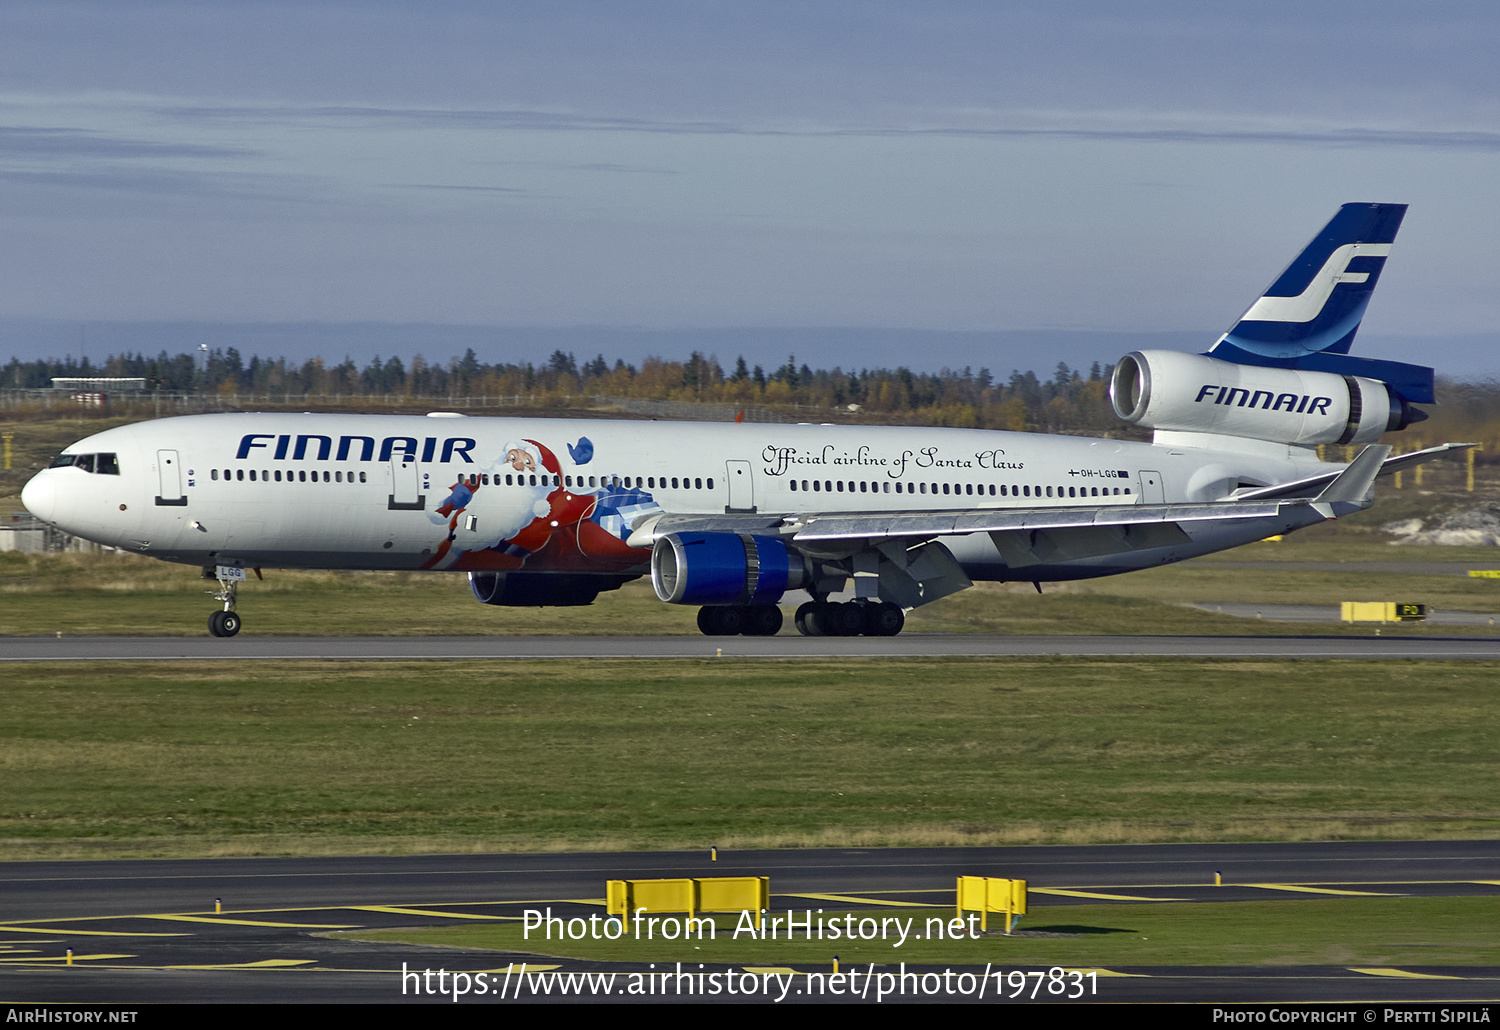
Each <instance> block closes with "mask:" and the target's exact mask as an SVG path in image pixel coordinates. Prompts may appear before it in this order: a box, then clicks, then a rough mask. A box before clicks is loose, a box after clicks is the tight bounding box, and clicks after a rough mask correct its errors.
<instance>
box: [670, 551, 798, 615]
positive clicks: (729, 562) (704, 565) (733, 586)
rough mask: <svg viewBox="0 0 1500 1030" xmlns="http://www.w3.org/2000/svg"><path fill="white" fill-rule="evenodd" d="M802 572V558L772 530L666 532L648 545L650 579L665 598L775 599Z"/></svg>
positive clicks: (742, 601) (697, 600)
mask: <svg viewBox="0 0 1500 1030" xmlns="http://www.w3.org/2000/svg"><path fill="white" fill-rule="evenodd" d="M804 576H805V574H804V570H803V563H802V558H801V557H800V556H799V555H797V554H794V553H793V552H792V551H790V550H789V549H788V548H787V546H786V544H785V543H783V542H782V541H781V540H780V539H778V538H777V537H773V536H751V535H749V534H747V533H670V534H668V535H667V536H664V537H661V538H660V539H659V540H657V541H656V546H655V547H654V548H653V549H652V551H651V585H652V586H653V587H655V588H656V596H657V597H659V598H661V599H662V600H663V601H666V602H667V603H668V604H702V605H711V604H775V603H776V602H777V601H778V600H779V599H780V598H781V595H782V594H783V593H785V592H786V591H788V590H795V589H797V588H798V587H800V586H802V583H803V579H804Z"/></svg>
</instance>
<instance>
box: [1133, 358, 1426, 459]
mask: <svg viewBox="0 0 1500 1030" xmlns="http://www.w3.org/2000/svg"><path fill="white" fill-rule="evenodd" d="M1109 397H1110V402H1111V403H1112V404H1113V405H1114V408H1115V414H1117V415H1119V416H1120V417H1121V418H1122V419H1124V420H1125V421H1126V422H1131V423H1134V424H1136V425H1138V426H1142V427H1144V428H1146V429H1162V430H1174V431H1179V432H1187V433H1216V434H1221V435H1224V436H1240V437H1246V438H1249V439H1252V440H1269V441H1271V442H1273V443H1286V444H1303V445H1310V444H1320V443H1337V444H1358V443H1372V442H1374V441H1375V440H1378V439H1380V436H1381V434H1383V433H1385V432H1387V431H1389V430H1396V429H1405V428H1406V427H1407V426H1409V425H1411V424H1412V423H1413V422H1420V421H1422V420H1423V419H1425V418H1426V417H1427V413H1426V412H1424V411H1422V410H1421V409H1419V408H1414V407H1412V406H1411V405H1410V404H1408V403H1407V401H1406V399H1405V398H1403V397H1402V396H1401V395H1400V394H1398V393H1396V392H1395V391H1394V390H1392V389H1391V388H1390V387H1388V386H1387V385H1386V384H1385V383H1382V382H1380V381H1378V380H1375V379H1366V378H1364V377H1362V376H1347V375H1336V374H1334V373H1331V372H1304V371H1301V370H1298V369H1291V368H1267V367H1262V366H1258V365H1240V364H1236V363H1234V362H1231V361H1220V360H1219V359H1218V358H1210V357H1208V356H1206V355H1202V354H1182V353H1180V352H1177V351H1159V350H1148V351H1135V352H1133V353H1130V354H1127V355H1125V357H1123V358H1121V359H1120V363H1119V364H1118V365H1116V366H1115V373H1114V378H1113V379H1112V380H1111V381H1110V384H1109Z"/></svg>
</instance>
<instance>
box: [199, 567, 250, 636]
mask: <svg viewBox="0 0 1500 1030" xmlns="http://www.w3.org/2000/svg"><path fill="white" fill-rule="evenodd" d="M203 578H204V579H209V578H213V579H216V580H218V581H219V589H217V590H210V591H209V592H208V593H209V596H210V597H212V598H213V599H214V600H215V601H218V602H220V603H221V604H223V605H224V609H223V611H217V612H214V613H213V614H212V615H210V616H209V617H208V631H209V632H210V633H212V634H213V635H214V636H216V637H232V636H234V635H235V634H236V633H238V632H239V631H240V616H239V613H238V612H236V611H235V610H234V602H235V597H236V595H237V594H238V593H239V587H240V584H241V583H243V582H244V581H245V570H244V569H242V568H239V567H237V566H234V565H218V566H215V567H214V569H213V571H212V573H210V571H209V570H208V569H206V568H205V569H204V570H203Z"/></svg>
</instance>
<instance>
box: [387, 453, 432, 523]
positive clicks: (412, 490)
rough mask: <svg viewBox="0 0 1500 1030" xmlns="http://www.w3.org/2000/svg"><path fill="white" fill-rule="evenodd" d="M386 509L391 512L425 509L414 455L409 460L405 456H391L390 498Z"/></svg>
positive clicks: (424, 498)
mask: <svg viewBox="0 0 1500 1030" xmlns="http://www.w3.org/2000/svg"><path fill="white" fill-rule="evenodd" d="M386 507H387V508H389V509H390V510H391V511H421V510H422V509H423V508H425V507H427V498H426V497H425V496H424V495H423V494H422V482H421V477H420V476H419V475H418V473H417V460H416V456H415V455H413V456H411V457H410V458H409V459H408V457H407V456H406V455H396V454H393V455H391V496H390V500H389V502H388V503H387V505H386Z"/></svg>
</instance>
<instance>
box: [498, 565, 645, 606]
mask: <svg viewBox="0 0 1500 1030" xmlns="http://www.w3.org/2000/svg"><path fill="white" fill-rule="evenodd" d="M633 578H635V577H633V576H596V575H589V574H587V573H575V572H559V573H552V572H471V573H469V589H470V590H472V591H474V596H475V597H477V598H478V599H479V600H480V602H481V603H483V604H497V605H503V606H504V607H507V608H577V607H580V606H582V605H585V604H593V603H594V598H596V597H598V596H599V593H600V591H604V590H618V589H620V586H621V584H623V583H625V582H626V581H627V580H629V579H633Z"/></svg>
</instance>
